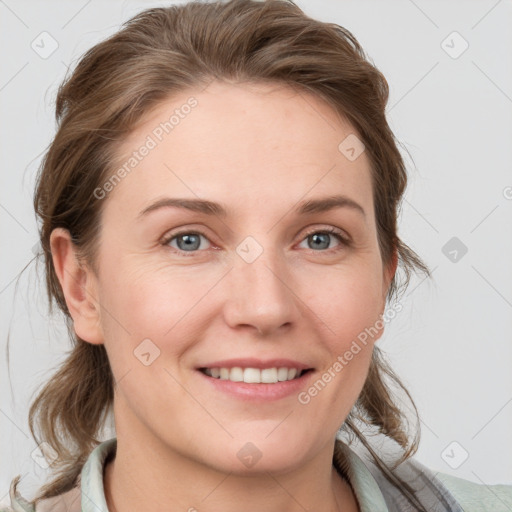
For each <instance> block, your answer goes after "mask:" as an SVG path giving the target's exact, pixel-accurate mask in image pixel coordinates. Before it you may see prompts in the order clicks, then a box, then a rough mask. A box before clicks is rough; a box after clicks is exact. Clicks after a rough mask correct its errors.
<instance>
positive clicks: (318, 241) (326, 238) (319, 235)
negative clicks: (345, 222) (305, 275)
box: [304, 228, 350, 252]
mask: <svg viewBox="0 0 512 512" xmlns="http://www.w3.org/2000/svg"><path fill="white" fill-rule="evenodd" d="M333 236H334V237H335V238H336V239H337V240H338V242H340V245H339V246H338V247H334V248H329V243H330V241H331V239H332V237H333ZM304 240H312V242H313V250H314V251H316V252H318V251H317V249H318V248H320V249H328V251H320V252H330V251H337V250H340V249H341V248H343V247H345V246H348V245H350V241H349V240H348V238H346V237H345V236H344V235H343V234H342V232H341V231H339V230H337V229H335V228H327V229H324V230H315V231H312V232H310V233H308V234H307V235H306V238H305V239H304ZM309 245H310V244H308V246H309ZM315 245H316V248H315V247H314V246H315ZM309 248H311V247H309Z"/></svg>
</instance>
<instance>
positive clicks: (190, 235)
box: [162, 231, 208, 252]
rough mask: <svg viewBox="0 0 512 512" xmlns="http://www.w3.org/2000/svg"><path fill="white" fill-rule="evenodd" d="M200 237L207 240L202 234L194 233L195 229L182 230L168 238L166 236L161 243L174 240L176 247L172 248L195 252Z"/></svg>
mask: <svg viewBox="0 0 512 512" xmlns="http://www.w3.org/2000/svg"><path fill="white" fill-rule="evenodd" d="M201 237H203V238H205V239H206V240H208V239H207V238H206V237H205V236H204V235H203V234H201V233H196V232H195V231H183V232H181V233H176V234H174V235H172V236H171V237H170V238H167V239H166V240H164V241H163V242H162V244H163V245H168V244H170V242H172V241H174V240H176V243H177V246H178V247H173V246H171V247H173V248H174V249H178V250H179V251H183V252H195V251H197V250H198V249H199V248H200V246H201Z"/></svg>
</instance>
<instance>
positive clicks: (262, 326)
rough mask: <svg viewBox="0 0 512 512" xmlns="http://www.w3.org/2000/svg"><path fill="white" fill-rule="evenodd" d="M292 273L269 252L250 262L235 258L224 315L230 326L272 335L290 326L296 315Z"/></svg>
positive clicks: (296, 300) (296, 304) (296, 308)
mask: <svg viewBox="0 0 512 512" xmlns="http://www.w3.org/2000/svg"><path fill="white" fill-rule="evenodd" d="M293 289H294V286H293V282H292V277H291V273H290V272H289V270H287V269H286V267H285V265H284V263H283V262H282V261H280V260H278V258H277V257H275V255H272V254H270V251H265V252H263V254H261V255H260V256H259V257H258V258H257V259H256V260H255V261H253V262H252V263H249V262H247V261H245V260H244V259H243V258H237V260H236V262H235V265H234V268H233V269H232V270H231V272H230V273H229V283H228V286H227V288H226V290H227V293H228V299H227V300H226V302H225V307H224V316H225V320H226V322H227V323H228V325H229V326H230V327H231V328H233V329H238V330H239V329H243V328H245V329H252V330H254V331H257V333H258V334H259V335H260V336H272V335H275V334H278V333H280V332H281V331H283V330H285V329H290V328H291V326H292V325H293V324H294V323H295V322H296V320H297V318H298V315H299V307H298V303H299V302H300V301H299V299H298V297H297V296H296V294H295V293H294V291H293Z"/></svg>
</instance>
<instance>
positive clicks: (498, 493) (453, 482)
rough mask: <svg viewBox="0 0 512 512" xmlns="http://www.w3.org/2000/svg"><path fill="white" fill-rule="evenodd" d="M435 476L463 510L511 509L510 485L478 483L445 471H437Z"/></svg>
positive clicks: (496, 511)
mask: <svg viewBox="0 0 512 512" xmlns="http://www.w3.org/2000/svg"><path fill="white" fill-rule="evenodd" d="M436 477H437V478H438V479H439V480H440V481H441V482H442V483H443V485H444V486H445V487H446V488H447V489H448V490H449V491H450V492H451V493H452V495H453V496H454V497H455V499H456V500H457V501H458V502H459V503H460V505H461V507H462V508H463V509H464V511H465V512H477V511H481V510H492V511H493V512H510V511H511V510H512V485H503V484H494V485H487V484H484V483H481V484H478V483H475V482H470V481H469V480H464V479H462V478H457V477H455V476H451V475H447V474H445V473H437V474H436Z"/></svg>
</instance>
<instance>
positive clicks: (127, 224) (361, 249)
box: [75, 82, 394, 472]
mask: <svg viewBox="0 0 512 512" xmlns="http://www.w3.org/2000/svg"><path fill="white" fill-rule="evenodd" d="M355 136H356V134H355V132H354V129H353V128H352V127H351V126H350V125H349V124H348V123H347V122H345V121H343V120H341V119H340V118H339V117H338V116H337V115H336V114H335V112H334V111H333V110H332V109H331V108H330V107H328V106H327V105H326V104H324V103H323V102H321V101H320V100H319V99H317V98H316V97H314V96H310V95H307V94H305V93H300V94H299V93H297V92H295V91H294V90H292V89H289V88H286V87H283V86H272V87H270V86H269V85H265V86H263V85H258V86H256V85H254V84H252V85H249V84H242V85H228V84H221V83H218V82H214V83H212V84H211V85H210V86H208V88H207V89H205V90H203V91H200V90H199V89H198V90H191V91H189V92H186V93H182V94H179V95H176V96H174V97H173V98H172V99H170V100H168V101H165V102H162V103H161V104H160V105H159V106H158V108H156V109H155V110H154V111H152V112H151V113H150V114H148V115H147V116H146V118H145V119H144V120H143V124H141V125H140V126H139V127H138V128H137V129H136V130H135V131H134V132H133V133H132V134H131V135H130V137H129V138H127V139H126V140H125V141H124V142H123V144H122V146H121V148H120V150H119V153H118V156H119V165H118V166H117V167H116V168H115V169H114V172H113V175H115V177H114V178H112V179H111V180H110V181H109V182H108V183H106V184H104V186H102V187H101V190H100V189H97V191H96V193H95V194H96V195H97V196H98V197H99V199H98V201H105V203H104V205H103V206H104V211H103V214H102V228H101V239H100V250H99V254H98V264H99V265H98V266H99V275H98V276H97V281H94V290H95V292H94V293H95V294H96V299H97V301H98V303H99V304H100V305H101V307H100V308H99V318H98V323H97V326H96V327H94V328H93V327H89V328H86V327H80V332H78V330H77V333H78V334H79V335H80V336H81V337H82V338H83V339H85V340H89V341H91V342H102V343H104V344H105V346H106V349H107V352H108V356H109V360H110V363H111V366H112V370H113V373H114V377H115V379H116V383H117V384H116V393H115V415H116V428H117V435H118V437H119V436H121V435H123V436H124V437H125V438H130V439H132V440H136V441H137V442H139V443H151V445H152V446H154V447H155V446H157V447H159V448H162V449H166V450H172V451H173V452H175V453H178V454H180V455H182V456H185V457H187V458H190V459H192V460H195V461H198V462H200V463H203V464H206V465H208V466H210V467H215V468H218V469H219V470H222V471H226V472H227V471H239V472H240V471H248V470H249V469H250V468H252V467H253V466H254V468H256V469H257V470H262V471H267V470H277V469H283V470H284V469H286V468H291V467H293V466H296V465H297V464H300V463H301V461H304V460H307V459H308V458H311V457H312V456H313V455H314V454H315V453H318V452H319V450H321V449H323V448H325V447H326V446H327V444H328V443H331V442H332V441H333V438H334V435H335V433H336V431H337V430H338V428H339V427H340V426H341V424H342V423H343V421H344V419H345V417H346V416H347V414H348V413H349V411H350V409H351V408H352V406H353V404H354V402H355V401H356V399H357V397H358V395H359V393H360V391H361V388H362V386H363V384H364V381H365V378H366V375H367V371H368V366H369V362H370V358H371V353H372V348H373V343H374V342H375V341H376V339H377V338H378V337H379V336H380V334H381V333H382V322H380V323H379V322H378V320H379V315H380V314H382V313H383V311H384V306H385V296H386V292H387V289H388V286H389V283H390V279H391V277H392V272H391V271H386V270H385V269H384V267H383V264H382V261H381V255H380V252H379V246H378V242H377V231H376V225H375V219H374V213H373V212H374V210H373V198H372V186H371V179H370V168H369V160H368V158H367V156H366V154H365V152H364V151H363V149H364V147H362V146H361V145H360V143H359V142H358V139H356V138H355ZM347 137H349V138H348V139H346V138H347ZM345 139H346V140H345ZM340 144H341V146H340ZM144 148H146V149H144ZM361 151H362V153H361V154H360V155H359V156H358V154H359V153H360V152H361ZM125 164H126V165H125ZM123 165H124V170H125V172H122V171H119V169H121V168H122V166H123ZM335 197H336V198H338V199H340V198H341V197H343V198H345V199H344V200H343V201H341V200H340V201H338V202H337V201H333V202H331V203H329V204H330V205H331V207H329V208H325V207H324V206H325V204H324V203H323V202H322V201H325V200H327V199H332V198H335ZM177 199H179V200H180V201H181V202H182V206H183V207H180V206H179V205H178V204H177V203H175V201H176V200H177ZM171 201H172V202H173V205H171ZM166 202H168V204H167V205H166ZM317 202H318V203H317ZM158 204H160V206H158ZM155 205H157V206H155ZM186 205H188V207H184V206H186ZM315 205H316V206H315ZM322 205H324V206H322ZM330 231H332V233H331V232H330ZM338 235H339V237H340V238H338ZM393 270H394V269H393ZM91 289H92V288H91ZM376 323H377V326H378V327H380V329H378V333H377V334H374V336H373V337H372V336H368V335H367V336H366V341H365V343H363V342H361V340H362V339H363V338H365V336H364V335H363V336H362V335H361V334H362V333H365V332H366V333H368V332H369V329H370V328H374V327H375V324H376ZM76 325H77V324H75V328H76ZM79 325H82V324H79ZM372 332H373V333H375V328H374V330H373V331H372ZM93 340H94V341H93ZM354 343H355V344H354ZM350 354H351V356H350ZM237 367H238V368H241V370H239V369H236V368H237ZM204 368H207V369H208V370H206V373H205V372H204V370H201V369H204ZM220 368H222V369H220ZM233 368H235V369H233ZM247 368H248V370H247ZM279 368H288V369H289V371H287V370H282V369H281V370H279ZM295 369H297V370H304V373H303V374H302V376H301V377H300V378H295V379H292V380H289V381H287V380H283V381H281V380H278V382H274V383H273V382H272V381H275V380H276V378H277V379H288V378H289V377H293V375H294V372H295ZM262 370H263V371H262ZM208 373H209V374H210V375H213V376H209V375H208ZM219 374H220V375H221V376H222V377H223V378H222V379H220V378H216V376H217V375H219ZM227 376H229V378H228V379H224V377H227ZM329 376H330V378H329ZM240 378H244V379H245V380H248V381H253V380H255V381H260V380H263V381H268V382H267V383H255V382H252V383H241V382H237V381H238V380H239V379H240ZM231 379H233V380H231ZM315 383H316V384H315ZM248 468H249V469H248Z"/></svg>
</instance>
